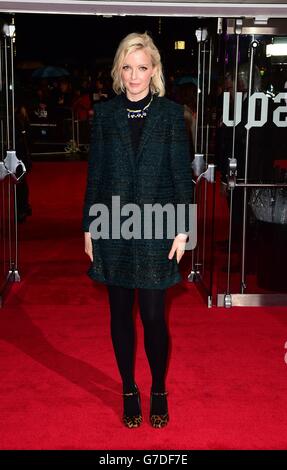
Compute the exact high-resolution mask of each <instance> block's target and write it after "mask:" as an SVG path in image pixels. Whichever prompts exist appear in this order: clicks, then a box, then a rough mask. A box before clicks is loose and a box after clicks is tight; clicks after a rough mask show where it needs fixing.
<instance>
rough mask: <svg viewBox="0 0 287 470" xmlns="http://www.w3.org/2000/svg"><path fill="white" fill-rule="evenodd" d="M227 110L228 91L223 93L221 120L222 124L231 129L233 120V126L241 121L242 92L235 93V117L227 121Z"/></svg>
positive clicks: (228, 105) (228, 104) (228, 103)
mask: <svg viewBox="0 0 287 470" xmlns="http://www.w3.org/2000/svg"><path fill="white" fill-rule="evenodd" d="M229 108H230V93H229V91H225V92H224V93H223V116H222V120H223V123H224V124H225V125H226V126H228V127H232V126H233V125H234V124H233V123H234V119H235V126H237V124H239V123H240V120H241V110H242V92H241V91H238V92H237V93H236V106H235V108H236V116H235V117H234V119H229Z"/></svg>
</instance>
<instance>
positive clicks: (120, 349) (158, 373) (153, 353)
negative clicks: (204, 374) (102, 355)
mask: <svg viewBox="0 0 287 470" xmlns="http://www.w3.org/2000/svg"><path fill="white" fill-rule="evenodd" d="M108 294H109V302H110V312H111V336H112V342H113V347H114V351H115V355H116V360H117V364H118V368H119V371H120V375H121V378H122V381H123V390H124V392H128V391H130V390H132V389H133V387H134V383H135V380H134V345H135V335H134V322H133V316H132V310H133V304H134V294H135V289H129V288H126V287H119V286H108ZM138 298H139V307H140V316H141V320H142V323H143V327H144V346H145V351H146V355H147V358H148V362H149V366H150V370H151V375H152V390H153V391H157V392H160V391H164V390H165V374H166V368H167V357H168V331H167V325H166V322H165V290H164V289H138Z"/></svg>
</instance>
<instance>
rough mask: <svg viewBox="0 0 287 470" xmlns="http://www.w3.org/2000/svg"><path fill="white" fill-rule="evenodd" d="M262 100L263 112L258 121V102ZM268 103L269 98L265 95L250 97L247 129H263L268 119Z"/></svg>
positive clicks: (259, 94)
mask: <svg viewBox="0 0 287 470" xmlns="http://www.w3.org/2000/svg"><path fill="white" fill-rule="evenodd" d="M257 100H261V112H260V119H257V120H256V102H257ZM268 102H269V98H268V96H267V95H265V93H260V92H256V93H253V95H251V96H250V99H249V103H248V104H249V106H248V120H247V124H246V126H245V127H246V129H251V127H262V126H264V124H265V123H266V122H267V117H268Z"/></svg>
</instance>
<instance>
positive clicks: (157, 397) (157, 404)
mask: <svg viewBox="0 0 287 470" xmlns="http://www.w3.org/2000/svg"><path fill="white" fill-rule="evenodd" d="M167 395H168V392H151V393H150V423H151V425H152V427H153V428H163V427H165V426H167V423H168V422H169V414H168V408H167V399H166V397H167ZM157 410H160V412H158V411H157Z"/></svg>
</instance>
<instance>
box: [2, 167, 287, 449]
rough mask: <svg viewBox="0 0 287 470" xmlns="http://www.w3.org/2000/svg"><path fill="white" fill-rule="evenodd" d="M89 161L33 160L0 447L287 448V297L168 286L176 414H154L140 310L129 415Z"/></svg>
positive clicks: (9, 314) (6, 314)
mask: <svg viewBox="0 0 287 470" xmlns="http://www.w3.org/2000/svg"><path fill="white" fill-rule="evenodd" d="M85 179H86V163H84V162H78V161H71V162H59V163H52V162H51V163H46V162H45V163H40V162H39V163H34V167H33V170H32V173H31V175H29V182H30V190H31V203H32V207H33V215H32V217H30V218H29V219H27V222H26V223H25V224H23V225H21V226H20V239H21V254H20V274H21V277H22V281H21V283H19V284H16V285H14V286H13V288H12V291H11V292H10V295H9V297H8V299H7V301H6V304H5V307H4V308H3V309H2V310H1V311H0V323H1V325H0V332H1V341H0V355H1V389H0V409H1V430H0V448H1V449H158V450H160V449H286V448H287V414H286V408H287V364H286V363H285V361H284V356H285V353H286V352H287V351H286V349H285V343H286V341H287V315H286V313H287V312H286V309H284V308H281V309H280V308H264V309H263V308H253V309H252V308H240V309H239V308H237V309H236V308H233V309H231V310H225V309H223V308H222V309H218V308H213V309H207V307H205V305H204V303H203V301H202V300H201V297H200V296H199V294H198V293H197V291H196V289H195V287H194V286H193V285H190V284H188V283H185V282H184V283H183V284H181V285H178V286H176V287H175V288H172V289H171V290H170V292H169V299H170V302H169V327H170V331H171V333H172V351H171V356H170V365H169V374H168V380H167V388H168V390H169V392H170V395H169V405H170V415H171V421H170V424H169V425H168V427H167V428H166V429H153V428H151V426H150V425H149V423H148V419H147V418H148V409H149V388H150V373H149V370H148V364H147V360H146V357H145V354H144V349H143V334H142V326H141V324H140V321H139V316H138V315H137V326H138V328H137V331H138V341H137V364H136V365H137V367H136V372H137V374H136V380H137V383H138V385H139V387H140V389H141V393H142V403H143V412H144V419H145V421H144V424H143V425H142V426H141V427H140V428H139V429H135V430H129V429H126V428H125V427H124V426H123V425H122V424H121V419H120V417H121V411H122V410H121V396H120V393H121V385H120V380H119V374H118V371H117V368H116V364H115V359H114V356H113V351H112V344H111V340H110V335H109V312H108V304H107V295H106V291H105V287H103V286H101V285H100V284H97V285H94V284H93V283H92V281H90V279H89V278H88V277H87V276H86V270H87V268H88V258H87V257H86V255H85V254H84V253H83V236H82V233H81V208H82V198H83V192H84V186H85Z"/></svg>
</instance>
